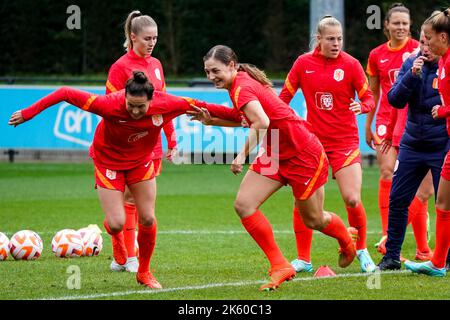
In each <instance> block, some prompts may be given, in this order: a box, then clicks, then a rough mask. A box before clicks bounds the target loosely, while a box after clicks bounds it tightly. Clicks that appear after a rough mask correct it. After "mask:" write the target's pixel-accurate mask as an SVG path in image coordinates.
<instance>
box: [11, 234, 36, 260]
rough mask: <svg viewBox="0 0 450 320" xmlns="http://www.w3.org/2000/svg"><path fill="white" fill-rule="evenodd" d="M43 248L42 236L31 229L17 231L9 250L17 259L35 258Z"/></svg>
mask: <svg viewBox="0 0 450 320" xmlns="http://www.w3.org/2000/svg"><path fill="white" fill-rule="evenodd" d="M43 248H44V245H43V243H42V239H41V237H40V236H39V235H38V234H37V233H36V232H34V231H31V230H21V231H18V232H16V233H15V234H14V235H13V236H12V237H11V240H10V241H9V252H10V253H11V255H12V256H13V258H14V259H16V260H35V259H37V258H39V257H40V256H41V253H42V249H43Z"/></svg>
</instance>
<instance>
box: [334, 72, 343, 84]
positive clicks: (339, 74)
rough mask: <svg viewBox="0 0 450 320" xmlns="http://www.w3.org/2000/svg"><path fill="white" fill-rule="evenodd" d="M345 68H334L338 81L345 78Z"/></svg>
mask: <svg viewBox="0 0 450 320" xmlns="http://www.w3.org/2000/svg"><path fill="white" fill-rule="evenodd" d="M344 74H345V73H344V70H342V69H336V70H334V76H333V78H334V80H336V81H337V82H339V81H342V79H344Z"/></svg>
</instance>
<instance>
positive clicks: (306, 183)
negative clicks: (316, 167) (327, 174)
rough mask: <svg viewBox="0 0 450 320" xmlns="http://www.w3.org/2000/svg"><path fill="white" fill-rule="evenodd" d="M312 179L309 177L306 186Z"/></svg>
mask: <svg viewBox="0 0 450 320" xmlns="http://www.w3.org/2000/svg"><path fill="white" fill-rule="evenodd" d="M310 181H311V178H309V179H308V181H306V182H305V186H307V185H308V183H309V182H310Z"/></svg>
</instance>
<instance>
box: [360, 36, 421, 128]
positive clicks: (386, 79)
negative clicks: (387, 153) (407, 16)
mask: <svg viewBox="0 0 450 320" xmlns="http://www.w3.org/2000/svg"><path fill="white" fill-rule="evenodd" d="M389 43H390V41H388V42H385V43H383V44H382V45H379V46H378V47H376V48H375V49H373V50H372V51H371V52H370V54H369V61H368V63H367V68H366V71H367V74H368V75H369V76H371V77H378V79H379V81H380V86H381V92H380V101H379V107H378V111H377V114H376V123H379V124H384V125H387V124H388V123H389V119H390V117H391V110H392V106H391V105H390V104H389V101H388V98H387V94H388V92H389V90H390V89H391V87H392V86H393V85H394V83H395V80H396V79H397V76H398V73H399V72H400V69H401V67H402V64H403V62H405V60H406V59H408V57H409V56H410V55H411V54H412V53H414V52H415V51H417V50H418V49H419V42H418V41H417V40H414V39H411V38H410V39H408V41H406V42H405V44H404V45H403V46H401V47H399V48H395V49H392V48H391V47H390V45H389ZM398 123H400V125H403V128H400V129H394V132H396V133H398V132H400V133H403V129H404V126H405V124H406V123H401V122H398ZM399 130H400V131H399Z"/></svg>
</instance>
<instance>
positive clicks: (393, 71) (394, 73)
mask: <svg viewBox="0 0 450 320" xmlns="http://www.w3.org/2000/svg"><path fill="white" fill-rule="evenodd" d="M399 73H400V69H391V70H389V80H391V84H392V85H393V84H394V83H395V80H397V77H398V74H399Z"/></svg>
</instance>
